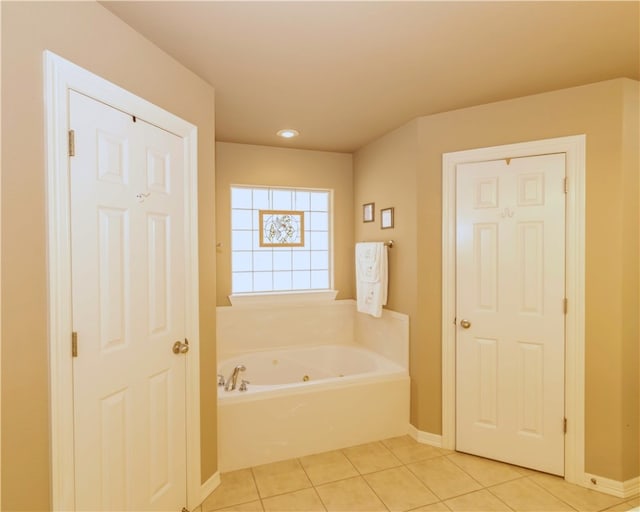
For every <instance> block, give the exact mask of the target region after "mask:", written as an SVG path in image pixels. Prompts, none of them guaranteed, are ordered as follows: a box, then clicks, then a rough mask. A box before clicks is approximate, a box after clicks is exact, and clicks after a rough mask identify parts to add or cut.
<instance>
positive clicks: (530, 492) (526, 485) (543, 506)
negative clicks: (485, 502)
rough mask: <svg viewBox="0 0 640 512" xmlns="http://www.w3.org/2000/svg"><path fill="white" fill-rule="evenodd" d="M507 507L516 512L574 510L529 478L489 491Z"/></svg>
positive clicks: (507, 483) (501, 485) (495, 487)
mask: <svg viewBox="0 0 640 512" xmlns="http://www.w3.org/2000/svg"><path fill="white" fill-rule="evenodd" d="M489 490H490V491H491V493H492V494H495V495H496V496H497V497H498V498H500V499H501V500H502V501H503V502H505V503H506V504H507V505H508V506H509V507H511V508H512V509H514V510H516V511H541V512H555V511H559V510H574V509H573V508H572V507H570V506H569V505H567V504H566V503H564V502H563V501H560V500H559V499H558V498H556V497H555V496H553V495H552V494H549V493H548V492H547V491H545V490H544V489H543V488H542V487H540V486H539V485H537V484H536V483H535V482H534V481H533V480H531V478H530V477H526V478H519V479H518V480H512V481H511V482H506V483H504V484H499V485H495V486H493V487H491V488H490V489H489Z"/></svg>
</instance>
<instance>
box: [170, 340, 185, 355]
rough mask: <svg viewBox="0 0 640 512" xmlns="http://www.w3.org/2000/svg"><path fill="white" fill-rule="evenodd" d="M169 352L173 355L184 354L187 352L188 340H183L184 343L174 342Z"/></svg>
mask: <svg viewBox="0 0 640 512" xmlns="http://www.w3.org/2000/svg"><path fill="white" fill-rule="evenodd" d="M171 350H172V351H173V353H174V354H186V353H187V352H189V340H187V339H186V338H185V340H184V343H182V342H181V341H176V342H175V343H174V344H173V347H172V349H171Z"/></svg>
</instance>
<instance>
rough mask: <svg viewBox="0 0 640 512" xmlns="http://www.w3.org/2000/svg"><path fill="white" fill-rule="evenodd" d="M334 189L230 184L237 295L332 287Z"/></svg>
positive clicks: (234, 284)
mask: <svg viewBox="0 0 640 512" xmlns="http://www.w3.org/2000/svg"><path fill="white" fill-rule="evenodd" d="M331 199H332V192H331V191H330V190H318V189H313V190H311V189H294V188H280V187H278V188H276V187H247V186H232V187H231V276H232V279H231V288H232V293H233V294H241V293H262V292H286V291H292V292H295V291H308V290H328V289H331V287H332V269H331V262H332V258H331V229H330V228H331V202H332V201H331Z"/></svg>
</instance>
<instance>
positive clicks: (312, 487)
mask: <svg viewBox="0 0 640 512" xmlns="http://www.w3.org/2000/svg"><path fill="white" fill-rule="evenodd" d="M296 460H297V461H298V464H300V467H301V468H302V471H304V474H305V475H306V477H307V480H309V483H310V484H311V489H313V492H315V493H316V496H317V497H318V499H319V500H320V503H321V504H322V507H323V508H324V510H325V512H326V511H327V510H328V509H327V504H326V503H325V502H324V501H322V496H320V493H319V492H318V489H316V484H314V483H313V480H311V477H310V476H309V473H308V472H307V470H306V468H305V467H304V464H303V463H302V461H301V460H300V457H298V458H297V459H296Z"/></svg>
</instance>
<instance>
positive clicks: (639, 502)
mask: <svg viewBox="0 0 640 512" xmlns="http://www.w3.org/2000/svg"><path fill="white" fill-rule="evenodd" d="M626 503H629V504H630V505H633V506H634V507H640V495H638V496H634V497H633V498H631V499H627V501H626Z"/></svg>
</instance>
